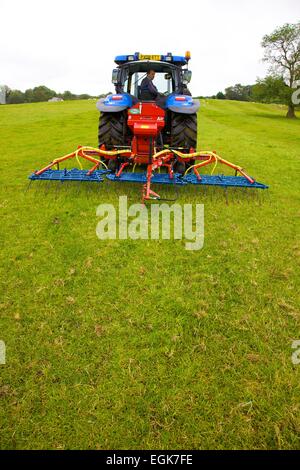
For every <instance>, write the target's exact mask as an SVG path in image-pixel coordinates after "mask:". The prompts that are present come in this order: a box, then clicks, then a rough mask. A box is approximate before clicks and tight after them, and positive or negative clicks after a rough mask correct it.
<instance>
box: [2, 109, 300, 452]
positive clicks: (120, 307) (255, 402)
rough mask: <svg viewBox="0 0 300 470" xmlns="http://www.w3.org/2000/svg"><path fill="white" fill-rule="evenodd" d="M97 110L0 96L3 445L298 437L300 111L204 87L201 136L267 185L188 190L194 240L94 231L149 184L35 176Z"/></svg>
mask: <svg viewBox="0 0 300 470" xmlns="http://www.w3.org/2000/svg"><path fill="white" fill-rule="evenodd" d="M97 114H98V113H97V110H96V109H95V102H93V101H82V102H78V101H75V102H64V103H42V104H30V105H29V104H25V105H10V106H1V107H0V142H1V168H0V171H1V201H0V208H1V225H2V229H1V237H0V241H1V263H0V266H1V301H0V302H1V303H0V339H2V340H4V341H5V343H6V347H7V364H6V365H0V447H1V448H2V449H15V448H16V449H21V448H25V449H34V448H38V449H46V448H47V449H86V448H88V449H113V448H118V449H135V448H136V449H151V448H154V449H162V448H167V449H172V448H173V449H182V448H186V449H231V448H234V449H253V448H256V449H296V448H299V444H300V443H299V436H300V404H299V391H300V390H299V388H300V387H299V383H300V380H299V379H300V365H299V366H297V365H293V364H292V362H291V354H292V349H291V343H292V341H293V340H295V339H300V330H299V325H300V313H299V295H298V291H297V283H298V285H299V271H298V266H299V256H300V242H299V216H300V212H299V155H300V120H299V119H298V120H295V121H289V120H287V119H285V118H284V114H285V112H284V109H282V108H280V107H278V106H267V105H260V104H252V103H251V104H249V103H240V102H228V101H206V102H203V103H202V108H201V111H200V113H199V121H198V122H199V142H200V147H201V148H207V149H214V150H217V151H218V152H219V153H220V154H221V155H222V156H224V158H227V159H229V160H231V161H233V162H236V163H237V164H240V165H242V166H244V167H245V168H246V169H247V170H248V172H249V173H250V174H251V175H253V176H255V177H256V178H257V180H258V181H260V182H264V183H267V184H269V185H270V189H269V191H268V194H264V195H261V196H260V198H259V199H257V198H247V197H246V196H245V195H243V194H240V195H239V194H236V193H234V194H233V193H232V192H230V193H229V196H228V197H229V201H228V204H227V203H226V198H225V197H224V193H223V192H222V191H220V190H219V191H217V190H216V191H215V192H211V191H208V192H204V191H203V189H201V190H200V189H199V188H189V189H184V191H183V192H182V195H181V198H180V201H181V202H182V203H185V202H194V203H196V202H199V203H201V202H203V203H204V205H205V244H204V248H203V249H202V250H200V251H194V252H189V251H186V250H185V249H184V242H183V241H180V240H176V241H174V240H170V241H164V240H160V241H151V240H149V241H141V240H138V241H133V240H127V241H122V240H115V241H114V240H112V241H111V240H110V241H103V240H99V239H98V238H97V237H96V234H95V229H96V225H97V222H98V220H97V217H96V207H97V205H98V204H100V203H102V202H111V203H114V204H117V203H118V196H119V195H126V194H127V195H128V197H129V200H130V202H139V200H140V194H141V189H140V188H139V187H136V186H130V185H129V186H126V185H123V186H122V185H113V184H110V185H109V184H108V183H107V184H104V185H103V186H102V187H101V188H99V189H96V188H94V189H92V190H91V191H87V190H86V189H82V190H81V191H80V192H77V188H74V187H73V186H72V187H66V186H65V187H64V188H63V190H62V191H61V192H57V193H56V192H55V190H54V189H52V190H50V191H49V192H47V191H45V190H44V185H41V184H40V183H36V185H35V186H34V188H35V189H31V190H30V191H28V192H27V193H25V188H26V186H27V180H26V178H27V175H28V174H29V173H31V171H32V170H33V169H37V168H39V167H41V166H42V165H43V164H46V163H47V162H48V161H50V160H51V159H52V158H53V157H56V156H60V155H63V154H64V153H68V152H69V151H71V150H73V148H75V147H76V146H77V145H78V144H84V145H94V146H95V145H96V143H97V142H96V137H97V125H98V123H97V120H98V115H97ZM166 191H167V190H166V189H165V188H163V189H162V192H163V193H164V194H165V195H166V194H167V193H166ZM170 191H171V190H170ZM233 196H237V199H236V200H234V197H233Z"/></svg>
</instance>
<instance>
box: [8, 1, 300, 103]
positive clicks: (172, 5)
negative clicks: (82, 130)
mask: <svg viewBox="0 0 300 470" xmlns="http://www.w3.org/2000/svg"><path fill="white" fill-rule="evenodd" d="M299 19H300V0H198V1H196V0H191V1H189V0H186V1H184V0H173V1H164V0H110V1H107V0H104V1H101V0H81V1H78V0H0V84H6V85H8V86H9V87H10V88H18V89H21V90H23V91H24V90H25V89H26V88H32V87H34V86H37V85H46V86H48V87H49V88H52V89H54V90H56V91H57V92H62V91H64V90H71V91H72V92H74V93H84V92H87V93H90V94H99V93H105V92H108V91H110V90H111V91H112V90H113V86H112V84H111V71H112V69H113V67H114V57H115V56H116V55H119V54H130V53H134V52H136V51H139V52H142V53H145V54H147V53H148V54H164V53H167V52H169V51H170V52H173V53H174V54H177V55H184V53H185V51H186V50H190V51H191V53H192V60H191V61H190V68H191V69H192V71H193V78H192V83H191V86H190V89H191V91H192V93H193V94H194V95H211V94H214V93H216V92H218V91H219V90H224V88H225V87H227V86H230V85H234V84H235V83H242V84H245V85H246V84H251V83H254V82H255V80H256V78H257V76H264V75H265V74H266V71H267V67H266V65H265V64H263V63H262V61H261V58H262V49H261V47H260V42H261V39H262V36H263V35H264V34H266V33H270V32H272V30H273V29H274V28H276V27H277V26H280V25H282V24H284V23H286V22H289V23H295V22H296V21H299Z"/></svg>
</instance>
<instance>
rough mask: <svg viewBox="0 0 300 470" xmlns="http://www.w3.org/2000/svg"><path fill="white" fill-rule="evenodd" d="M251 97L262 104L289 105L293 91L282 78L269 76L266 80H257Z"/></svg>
mask: <svg viewBox="0 0 300 470" xmlns="http://www.w3.org/2000/svg"><path fill="white" fill-rule="evenodd" d="M251 97H252V99H253V100H254V101H258V102H260V103H288V102H289V100H290V98H291V89H290V88H289V87H288V86H287V84H286V83H285V81H284V79H283V78H282V77H280V76H278V77H277V76H275V75H268V76H267V77H265V78H264V79H260V78H258V79H257V81H256V84H255V85H253V87H252V91H251Z"/></svg>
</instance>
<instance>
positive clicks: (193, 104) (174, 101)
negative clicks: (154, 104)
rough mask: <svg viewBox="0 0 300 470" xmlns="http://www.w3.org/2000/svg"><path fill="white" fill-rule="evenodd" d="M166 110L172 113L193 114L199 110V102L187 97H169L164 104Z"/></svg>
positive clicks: (175, 95)
mask: <svg viewBox="0 0 300 470" xmlns="http://www.w3.org/2000/svg"><path fill="white" fill-rule="evenodd" d="M165 107H166V109H170V111H173V112H174V113H181V114H195V113H197V111H198V109H199V108H200V101H199V100H194V99H193V98H192V96H189V95H177V94H172V95H169V96H168V98H167V101H166V104H165Z"/></svg>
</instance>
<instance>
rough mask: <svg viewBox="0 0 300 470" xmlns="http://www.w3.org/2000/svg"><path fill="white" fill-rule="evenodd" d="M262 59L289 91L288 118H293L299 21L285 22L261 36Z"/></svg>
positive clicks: (299, 75) (298, 73)
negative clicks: (280, 78)
mask: <svg viewBox="0 0 300 470" xmlns="http://www.w3.org/2000/svg"><path fill="white" fill-rule="evenodd" d="M262 47H263V48H264V50H265V54H264V61H265V62H268V63H269V64H270V72H271V73H272V74H273V75H275V76H278V75H280V76H281V77H282V78H283V80H284V82H285V84H286V85H287V86H288V87H289V89H290V92H289V93H287V94H286V97H287V98H286V104H287V105H288V112H287V117H288V118H295V117H296V115H295V103H293V99H292V95H293V91H294V87H295V86H296V85H297V81H298V80H300V22H298V23H295V24H288V23H287V24H285V25H283V26H281V27H280V28H277V29H275V31H273V32H272V33H271V34H267V35H265V36H264V37H263V40H262Z"/></svg>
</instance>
